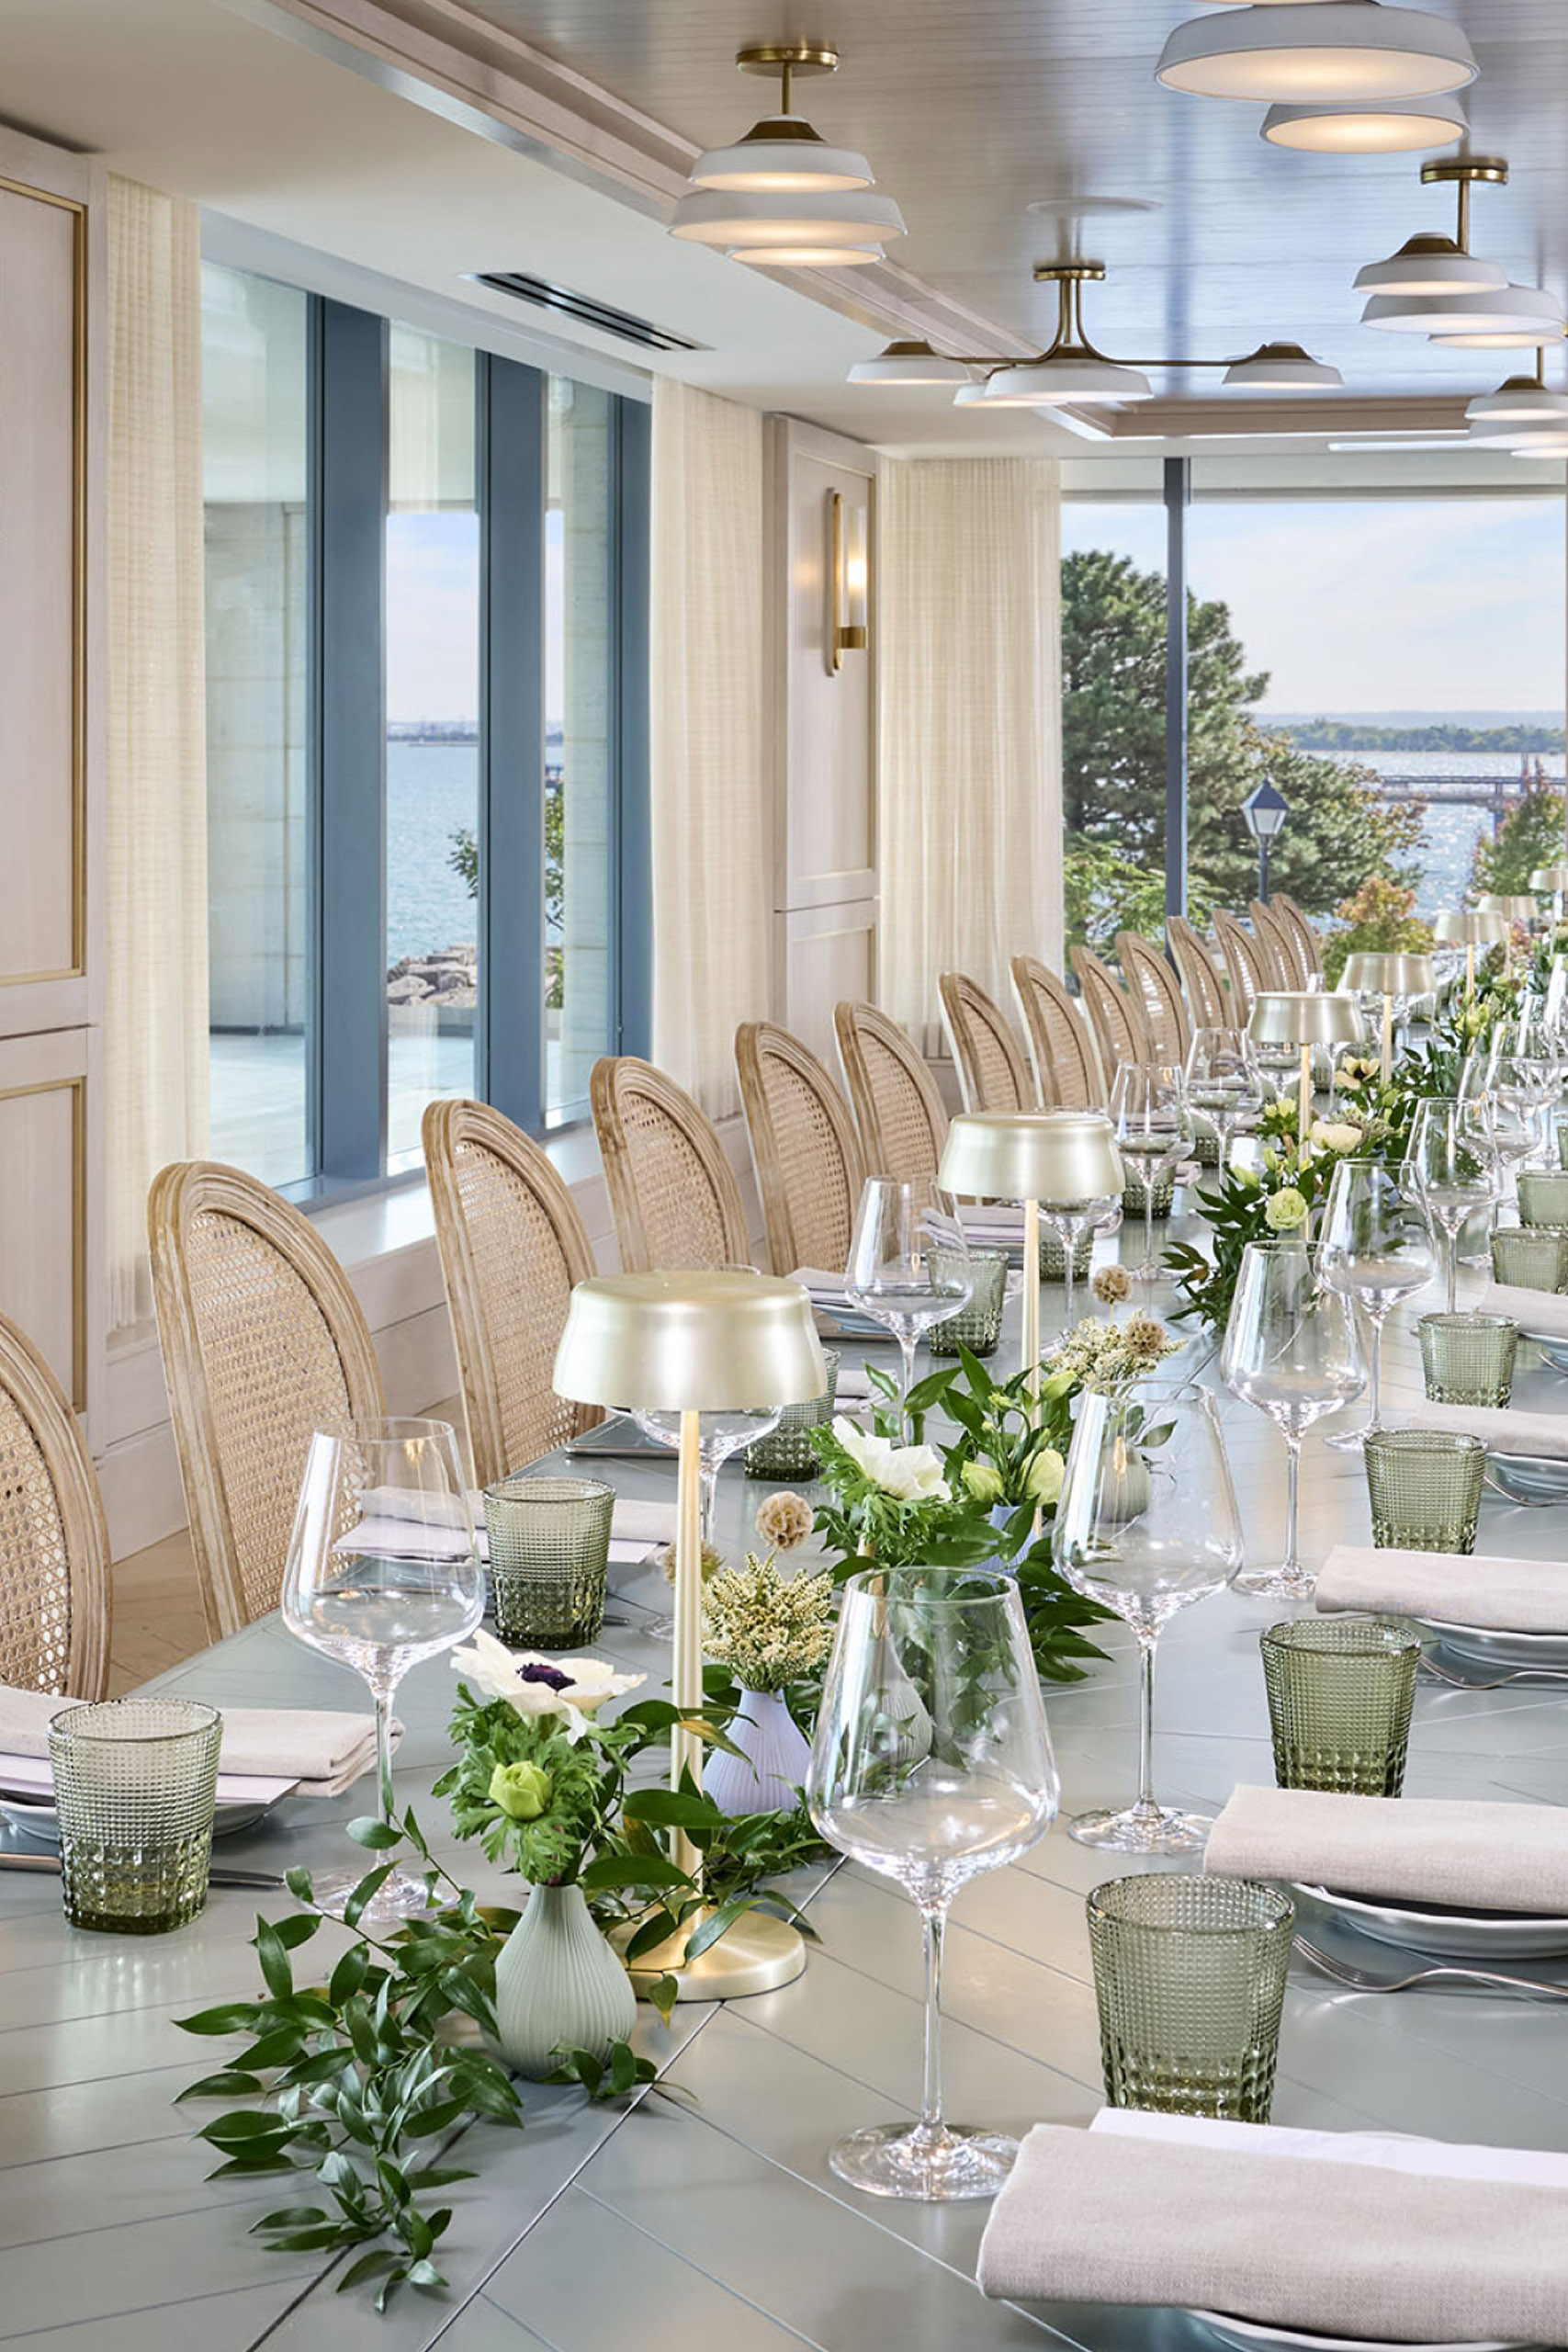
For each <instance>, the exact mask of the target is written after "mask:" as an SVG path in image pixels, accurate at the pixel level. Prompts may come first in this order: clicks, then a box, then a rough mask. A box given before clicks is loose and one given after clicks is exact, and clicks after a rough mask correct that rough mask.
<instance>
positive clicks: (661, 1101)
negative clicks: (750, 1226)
mask: <svg viewBox="0 0 1568 2352" xmlns="http://www.w3.org/2000/svg"><path fill="white" fill-rule="evenodd" d="M588 1091H589V1097H590V1100H591V1102H592V1106H593V1126H594V1131H595V1133H596V1134H597V1136H598V1137H599V1156H600V1158H601V1159H603V1161H604V1184H605V1189H606V1190H607V1192H608V1193H609V1195H610V1216H611V1217H612V1219H613V1221H614V1223H615V1242H616V1246H617V1248H618V1249H619V1250H620V1257H621V1271H622V1272H623V1273H627V1274H649V1273H656V1272H662V1271H663V1270H665V1269H666V1268H669V1267H683V1268H692V1267H701V1268H707V1269H709V1270H712V1269H714V1268H716V1267H719V1266H745V1265H749V1264H750V1261H751V1238H750V1234H749V1233H748V1231H747V1229H746V1211H745V1207H744V1205H743V1204H742V1202H741V1198H740V1186H739V1182H737V1181H736V1175H735V1170H734V1169H733V1168H731V1166H730V1164H729V1162H728V1159H726V1158H725V1153H724V1146H723V1145H722V1144H721V1143H720V1141H719V1139H718V1136H717V1134H716V1131H715V1128H714V1124H713V1121H712V1120H711V1119H710V1118H709V1117H708V1116H707V1114H706V1113H705V1112H704V1111H702V1110H700V1109H699V1108H698V1106H697V1105H696V1103H694V1102H693V1100H692V1098H691V1096H690V1095H689V1094H688V1093H687V1092H686V1091H685V1090H684V1089H683V1088H682V1087H679V1086H677V1085H676V1083H675V1081H674V1080H673V1079H672V1078H666V1076H665V1074H664V1072H663V1071H662V1070H661V1069H654V1067H653V1065H652V1063H651V1062H645V1061H639V1060H638V1059H637V1057H636V1055H634V1054H616V1055H606V1056H605V1057H604V1059H603V1060H602V1061H597V1062H595V1063H594V1065H593V1070H592V1077H591V1078H590V1080H589V1090H588Z"/></svg>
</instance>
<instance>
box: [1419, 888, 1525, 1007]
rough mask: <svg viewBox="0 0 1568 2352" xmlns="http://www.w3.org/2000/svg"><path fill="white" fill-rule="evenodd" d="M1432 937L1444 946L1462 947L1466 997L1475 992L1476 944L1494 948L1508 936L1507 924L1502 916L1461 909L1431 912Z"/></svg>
mask: <svg viewBox="0 0 1568 2352" xmlns="http://www.w3.org/2000/svg"><path fill="white" fill-rule="evenodd" d="M1432 936H1433V938H1434V939H1439V940H1441V941H1442V943H1443V944H1444V945H1445V946H1447V947H1462V948H1463V950H1464V985H1465V992H1466V994H1467V995H1469V996H1473V995H1474V994H1475V951H1476V949H1477V948H1478V947H1495V946H1496V944H1497V942H1498V941H1499V940H1500V939H1501V940H1506V938H1507V936H1508V926H1507V924H1506V922H1504V920H1503V918H1502V916H1501V915H1495V914H1483V913H1482V912H1481V911H1480V910H1477V911H1476V912H1475V913H1473V914H1472V913H1471V912H1469V910H1462V909H1461V911H1460V912H1458V913H1457V914H1447V915H1434V916H1433V918H1432Z"/></svg>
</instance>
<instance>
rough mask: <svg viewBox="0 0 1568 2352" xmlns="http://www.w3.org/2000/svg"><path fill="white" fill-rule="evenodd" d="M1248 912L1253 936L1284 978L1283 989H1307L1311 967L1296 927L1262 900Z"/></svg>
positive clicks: (1254, 900) (1254, 902) (1282, 981)
mask: <svg viewBox="0 0 1568 2352" xmlns="http://www.w3.org/2000/svg"><path fill="white" fill-rule="evenodd" d="M1247 913H1248V914H1249V915H1250V916H1251V918H1252V929H1253V933H1254V936H1255V937H1256V938H1257V939H1258V940H1259V941H1260V942H1261V943H1262V944H1263V946H1264V948H1265V950H1266V951H1267V952H1268V953H1269V955H1270V956H1272V958H1273V963H1274V968H1275V970H1276V971H1277V972H1278V973H1280V976H1281V977H1280V987H1281V988H1286V989H1304V988H1305V986H1306V984H1307V978H1308V973H1309V969H1310V967H1309V966H1308V964H1307V960H1306V957H1305V956H1303V953H1302V948H1301V943H1300V942H1299V940H1298V939H1297V937H1296V933H1295V926H1294V924H1292V923H1288V922H1286V921H1285V920H1284V918H1283V916H1281V915H1279V914H1276V913H1275V912H1274V911H1273V910H1272V909H1270V908H1269V907H1266V906H1265V905H1264V903H1263V901H1262V899H1253V901H1252V904H1251V905H1250V906H1249V907H1248V909H1247Z"/></svg>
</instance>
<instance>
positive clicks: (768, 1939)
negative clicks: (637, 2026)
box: [610, 1911, 806, 2001]
mask: <svg viewBox="0 0 1568 2352" xmlns="http://www.w3.org/2000/svg"><path fill="white" fill-rule="evenodd" d="M712 1916H713V1915H712V1913H711V1911H698V1912H694V1914H693V1916H692V1917H691V1918H690V1919H688V1920H687V1922H686V1924H685V1926H684V1927H683V1928H680V1929H679V1930H678V1931H677V1932H676V1933H675V1934H674V1935H672V1936H670V1937H667V1938H666V1939H665V1941H664V1942H663V1943H661V1944H655V1946H654V1948H653V1950H652V1951H645V1952H640V1953H639V1954H638V1955H637V1961H636V1962H635V1964H634V1965H632V1966H631V1967H630V1968H629V1969H628V1971H627V1973H628V1974H629V1976H630V1977H631V1980H632V1983H633V1985H635V1986H636V1988H637V1992H638V1993H639V1994H640V1995H641V1996H643V1997H644V1998H645V1999H646V1998H647V1996H648V1989H649V1985H653V1984H655V1983H656V1982H657V1981H658V1979H659V1978H660V1976H673V1977H674V1979H675V1982H676V1985H677V1986H678V1988H679V1989H678V1990H677V1992H676V1995H675V1998H676V1999H677V2000H678V2001H738V2000H741V1999H743V1998H744V1997H745V1996H746V1995H747V1994H748V1993H776V1992H777V1991H778V1989H779V1987H780V1985H791V1984H793V1983H794V1982H795V1978H796V1977H797V1976H798V1975H799V1974H800V1973H801V1971H802V1970H803V1969H804V1968H805V1966H806V1939H805V1938H804V1937H803V1936H802V1935H801V1934H800V1932H799V1930H798V1929H797V1928H792V1927H791V1926H790V1924H789V1922H788V1920H787V1919H775V1918H774V1917H773V1915H772V1914H771V1913H770V1912H766V1911H748V1912H746V1913H745V1914H744V1915H743V1916H742V1917H740V1918H739V1919H737V1920H736V1922H735V1925H734V1926H733V1927H732V1928H728V1929H727V1930H726V1932H725V1933H724V1934H723V1935H722V1936H721V1937H720V1938H719V1939H718V1941H717V1943H716V1944H709V1946H708V1948H707V1950H706V1951H705V1952H699V1953H698V1955H697V1957H696V1959H695V1960H693V1961H683V1960H682V1957H681V1955H682V1952H683V1951H685V1948H686V1945H687V1943H688V1942H689V1940H690V1939H691V1938H692V1936H693V1935H694V1933H695V1931H696V1929H697V1928H698V1927H699V1926H700V1925H701V1924H702V1922H703V1921H704V1920H705V1919H708V1918H711V1917H712ZM636 1932H637V1923H636V1921H635V1920H633V1921H631V1922H629V1923H628V1924H627V1925H626V1927H624V1928H616V1929H615V1933H614V1934H613V1935H612V1936H611V1938H610V1941H611V1942H612V1943H613V1944H614V1945H615V1949H616V1950H617V1951H622V1950H623V1948H624V1947H625V1945H626V1943H628V1942H629V1941H630V1939H631V1938H632V1937H633V1935H635V1934H636Z"/></svg>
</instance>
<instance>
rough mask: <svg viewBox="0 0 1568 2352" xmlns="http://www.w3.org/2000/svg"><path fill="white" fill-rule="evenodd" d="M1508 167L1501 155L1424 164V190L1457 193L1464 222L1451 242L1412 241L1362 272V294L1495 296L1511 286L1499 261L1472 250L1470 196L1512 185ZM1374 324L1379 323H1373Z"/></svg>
mask: <svg viewBox="0 0 1568 2352" xmlns="http://www.w3.org/2000/svg"><path fill="white" fill-rule="evenodd" d="M1507 179H1508V166H1507V164H1506V163H1504V161H1503V160H1502V158H1501V156H1498V155H1460V156H1456V157H1454V158H1453V159H1452V160H1451V161H1446V162H1438V163H1435V164H1422V166H1421V185H1422V187H1457V188H1458V190H1459V219H1458V221H1457V223H1456V226H1455V232H1454V234H1453V235H1452V236H1451V237H1443V236H1434V235H1432V234H1430V233H1427V234H1424V235H1422V236H1419V237H1410V238H1407V239H1406V241H1405V243H1404V244H1403V245H1401V247H1400V248H1399V251H1398V252H1397V253H1396V254H1390V255H1389V257H1388V259H1387V261H1370V262H1368V263H1367V264H1366V265H1365V266H1364V267H1362V268H1360V269H1359V270H1358V271H1357V272H1356V277H1355V285H1356V288H1357V291H1358V292H1359V293H1362V294H1431V295H1437V296H1446V295H1449V294H1493V293H1496V292H1497V291H1498V290H1499V289H1500V288H1503V287H1505V286H1506V284H1507V282H1508V273H1507V271H1506V269H1504V268H1502V267H1501V266H1499V265H1498V264H1497V263H1496V262H1495V261H1484V260H1483V259H1482V257H1481V256H1480V254H1472V252H1471V250H1470V191H1471V189H1472V187H1475V186H1476V184H1477V183H1478V182H1484V183H1486V184H1487V185H1488V186H1490V187H1506V185H1507ZM1368 323H1369V324H1372V323H1375V322H1372V321H1371V320H1369V321H1368Z"/></svg>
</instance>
